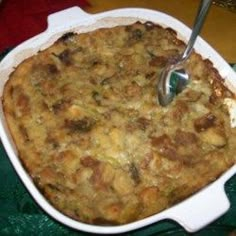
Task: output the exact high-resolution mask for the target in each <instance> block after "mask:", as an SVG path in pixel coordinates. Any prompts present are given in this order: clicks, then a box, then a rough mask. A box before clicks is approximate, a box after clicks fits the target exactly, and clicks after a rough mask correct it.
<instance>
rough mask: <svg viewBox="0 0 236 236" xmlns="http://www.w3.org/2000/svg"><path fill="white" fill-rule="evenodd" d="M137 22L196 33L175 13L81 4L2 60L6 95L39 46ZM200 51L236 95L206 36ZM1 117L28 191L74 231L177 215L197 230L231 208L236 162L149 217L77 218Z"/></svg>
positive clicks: (235, 78) (105, 230)
mask: <svg viewBox="0 0 236 236" xmlns="http://www.w3.org/2000/svg"><path fill="white" fill-rule="evenodd" d="M137 20H139V21H142V22H143V21H152V22H154V23H158V24H160V25H162V26H164V27H171V28H172V29H174V30H176V31H177V32H178V37H179V38H180V39H182V40H183V41H186V40H187V39H188V38H189V35H190V32H191V30H190V29H189V28H188V27H186V26H185V25H184V24H183V23H181V22H179V21H178V20H176V19H174V18H173V17H171V16H168V15H166V14H163V13H160V12H157V11H153V10H147V9H137V8H129V9H118V10H113V11H108V12H104V13H99V14H94V15H91V14H87V13H85V12H84V11H82V10H81V9H80V8H78V7H73V8H69V9H66V10H64V11H61V12H58V13H55V14H52V15H50V16H49V17H48V28H47V30H46V31H45V32H43V33H41V34H39V35H37V36H35V37H33V38H31V39H29V40H27V41H26V42H24V43H22V44H21V45H19V46H18V47H16V48H15V49H14V50H12V51H11V52H10V53H9V54H8V55H7V56H6V57H5V58H4V59H3V60H2V62H1V63H0V94H1V96H2V92H3V88H4V84H5V82H6V81H7V80H8V77H9V74H10V73H11V72H12V71H13V70H14V68H15V67H16V66H17V65H18V64H19V63H20V62H22V61H23V60H24V59H26V58H28V57H30V56H32V55H34V54H36V53H37V52H38V51H39V50H43V49H45V48H47V47H49V46H50V45H51V44H52V43H53V42H54V41H55V40H57V39H58V38H59V37H61V36H62V35H63V34H65V33H66V32H71V31H75V32H79V33H81V32H87V31H91V30H94V29H97V28H102V27H113V26H116V25H125V24H131V23H134V22H136V21H137ZM195 50H196V51H197V52H198V53H200V54H201V55H202V56H203V58H208V59H210V60H211V61H212V62H213V64H214V66H215V67H216V68H217V69H218V71H219V72H220V74H221V76H222V77H223V78H225V82H226V84H227V85H228V86H229V87H230V88H231V90H233V92H235V93H236V74H235V73H234V71H233V70H232V69H231V67H230V66H229V65H228V64H227V62H225V61H224V59H223V58H222V57H221V56H220V55H219V54H218V53H217V52H216V51H215V50H214V49H212V48H211V47H210V46H209V45H208V44H207V43H206V42H205V41H204V40H203V39H201V38H198V40H197V43H196V45H195ZM231 105H232V104H231ZM233 109H234V112H235V111H236V109H235V104H234V105H233ZM232 114H233V112H232ZM235 116H236V115H235ZM0 119H1V123H0V135H1V140H2V143H3V145H4V147H5V149H6V152H7V154H8V156H9V159H10V161H11V163H12V165H13V166H14V168H15V170H16V172H17V173H18V175H19V177H20V178H21V180H22V181H23V183H24V184H25V186H26V188H27V189H28V191H29V192H30V193H31V195H32V196H33V198H34V199H35V200H36V202H37V203H38V204H39V205H40V206H41V207H42V208H43V209H44V210H45V211H46V212H47V213H48V214H49V215H51V216H52V217H53V218H54V219H56V220H58V221H59V222H61V223H63V224H65V225H67V226H69V227H72V228H74V229H77V230H82V231H86V232H91V233H101V234H115V233H122V232H127V231H130V230H134V229H138V228H141V227H143V226H147V225H150V224H152V223H155V222H158V221H160V220H163V219H172V220H174V221H176V222H178V223H179V224H180V225H182V226H183V227H184V228H185V229H186V230H187V231H189V232H195V231H197V230H199V229H201V228H203V227H204V226H206V225H207V224H209V223H211V222H212V221H214V220H215V219H217V218H218V217H220V216H221V215H223V214H224V213H225V212H226V211H227V210H228V209H229V207H230V203H229V200H228V198H227V196H226V194H225V191H224V185H225V183H226V181H227V180H228V179H230V178H231V177H232V176H233V175H234V174H235V173H236V165H234V166H233V167H232V168H230V169H229V170H228V171H226V172H225V173H224V174H223V175H222V176H221V177H220V178H218V179H217V180H216V181H215V182H214V183H212V184H210V185H209V186H207V187H205V188H204V189H202V190H201V191H200V192H198V193H197V194H195V195H193V196H192V197H190V198H188V199H186V200H184V201H183V202H181V203H179V204H177V205H175V206H173V207H171V208H169V209H167V210H165V211H162V212H161V213H159V214H156V215H153V216H150V217H148V218H145V219H142V220H139V221H136V222H133V223H129V224H125V225H121V226H97V225H89V224H85V223H81V222H78V221H75V220H73V219H71V218H69V217H67V216H65V215H63V214H62V213H60V212H59V211H57V210H56V209H55V208H54V207H53V206H52V205H50V203H49V202H48V201H47V200H46V199H45V198H44V196H43V195H42V194H41V193H40V192H39V190H38V189H37V188H36V186H35V185H34V183H33V181H32V180H31V178H30V176H29V175H28V173H27V172H26V171H25V169H24V168H23V166H22V164H21V162H20V160H19V159H18V157H17V151H16V148H15V147H14V144H13V141H12V139H11V137H10V133H9V131H8V129H7V126H6V123H5V118H4V114H3V111H2V104H0ZM232 124H233V123H232ZM234 125H235V124H234Z"/></svg>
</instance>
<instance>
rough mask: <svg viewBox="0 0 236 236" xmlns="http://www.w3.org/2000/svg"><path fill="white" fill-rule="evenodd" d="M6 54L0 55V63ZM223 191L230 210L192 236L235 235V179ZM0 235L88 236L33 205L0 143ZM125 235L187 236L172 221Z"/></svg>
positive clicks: (33, 202) (235, 177)
mask: <svg viewBox="0 0 236 236" xmlns="http://www.w3.org/2000/svg"><path fill="white" fill-rule="evenodd" d="M8 51H9V50H8ZM8 51H7V52H8ZM7 52H4V53H2V54H0V60H1V58H3V56H4V55H5V54H6V53H7ZM234 68H235V67H234ZM235 70H236V68H235ZM226 192H227V195H228V197H229V199H230V202H231V208H230V210H229V211H228V212H227V213H226V214H225V215H223V216H222V217H221V218H220V219H218V220H216V221H215V222H213V223H212V224H211V225H209V226H208V227H206V228H205V229H203V230H201V231H199V232H197V233H195V234H193V235H197V236H205V235H220V236H222V235H229V233H231V232H236V176H234V177H233V178H231V179H230V180H229V181H228V182H227V184H226ZM190 215H191V213H190ZM2 235H3V236H5V235H10V236H12V235H24V236H27V235H37V236H40V235H48V236H50V235H81V236H82V235H90V234H88V233H83V232H80V231H75V230H73V229H70V228H69V227H66V226H64V225H62V224H60V223H58V222H56V221H55V220H54V219H52V218H51V217H50V216H48V215H47V214H46V213H45V212H44V211H43V210H42V209H41V208H40V207H39V206H38V205H37V204H36V203H35V201H34V200H33V198H32V197H31V196H30V195H29V193H28V192H27V190H26V189H25V187H24V185H23V184H22V183H21V181H20V179H19V178H18V176H17V175H16V172H15V170H14V169H13V167H12V165H11V163H10V161H9V159H8V157H7V154H6V153H5V151H4V148H3V146H2V144H1V143H0V236H2ZM126 235H138V236H143V235H177V236H178V235H189V233H187V232H186V231H185V230H184V229H183V228H182V227H180V226H179V225H178V224H176V223H175V222H172V221H167V220H166V221H162V222H158V223H156V224H153V225H151V226H148V227H145V228H142V229H140V230H137V231H132V232H129V233H127V234H126ZM191 235H192V234H191Z"/></svg>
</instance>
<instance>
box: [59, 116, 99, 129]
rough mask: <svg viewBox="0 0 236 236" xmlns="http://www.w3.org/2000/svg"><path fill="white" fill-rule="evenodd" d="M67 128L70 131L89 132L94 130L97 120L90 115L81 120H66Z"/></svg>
mask: <svg viewBox="0 0 236 236" xmlns="http://www.w3.org/2000/svg"><path fill="white" fill-rule="evenodd" d="M64 124H65V128H67V129H69V130H70V132H72V133H75V132H89V131H91V130H92V128H93V126H94V124H95V121H94V120H93V119H91V118H89V117H84V118H83V119H80V120H68V119H67V120H65V123H64Z"/></svg>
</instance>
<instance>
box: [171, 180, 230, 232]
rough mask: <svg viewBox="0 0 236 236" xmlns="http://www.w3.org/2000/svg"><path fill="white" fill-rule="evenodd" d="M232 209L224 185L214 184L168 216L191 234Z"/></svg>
mask: <svg viewBox="0 0 236 236" xmlns="http://www.w3.org/2000/svg"><path fill="white" fill-rule="evenodd" d="M229 207H230V203H229V200H228V198H227V196H226V194H225V191H224V186H222V184H215V185H214V184H213V185H210V186H209V187H207V188H206V189H204V190H203V191H200V192H199V193H197V194H196V195H195V196H194V198H189V199H188V200H186V202H185V204H183V205H182V204H181V205H176V207H173V208H172V211H170V213H169V214H168V216H169V218H170V219H173V220H174V221H177V222H178V223H179V224H180V225H182V226H183V227H184V228H185V229H186V230H187V231H189V232H196V231H198V230H200V229H201V228H203V227H205V226H206V225H208V224H209V223H211V222H212V221H214V220H216V219H217V218H219V217H220V216H221V215H223V214H224V213H225V212H226V211H227V210H228V209H229Z"/></svg>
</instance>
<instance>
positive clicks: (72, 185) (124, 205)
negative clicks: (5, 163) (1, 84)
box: [2, 22, 236, 225]
mask: <svg viewBox="0 0 236 236" xmlns="http://www.w3.org/2000/svg"><path fill="white" fill-rule="evenodd" d="M184 48H185V44H184V43H183V42H182V41H181V40H179V39H178V38H177V35H176V32H175V31H174V30H172V29H170V28H163V27H161V26H159V25H156V24H153V23H151V22H146V23H144V24H143V23H140V22H137V23H135V24H132V25H128V26H117V27H113V28H103V29H98V30H95V31H93V32H88V33H82V34H76V33H73V32H71V33H67V34H65V35H63V36H62V37H61V38H60V39H58V40H57V41H56V42H55V43H54V44H53V45H52V46H50V47H49V48H47V49H46V50H44V51H40V52H38V54H37V55H34V56H32V57H30V58H28V59H26V60H25V61H23V62H22V63H21V64H20V65H19V66H17V68H16V69H15V71H14V72H13V73H12V74H11V75H10V78H9V80H8V81H7V83H6V85H5V88H4V94H3V98H2V100H3V108H4V113H5V116H6V120H7V123H8V126H9V129H10V132H11V135H12V137H13V139H14V142H15V144H16V147H17V150H18V153H19V158H20V160H21V161H22V163H23V165H24V166H25V168H26V169H27V171H28V173H29V174H30V176H31V177H32V179H33V181H34V182H35V184H36V185H37V186H38V188H39V189H40V191H41V192H42V193H43V194H44V196H45V197H46V198H47V199H48V201H49V202H50V203H51V204H52V205H53V206H55V208H57V209H58V210H60V211H61V212H63V213H64V214H65V215H68V216H70V217H72V218H73V219H76V220H79V221H82V222H86V223H90V224H99V225H100V224H101V225H104V224H105V225H114V224H125V223H128V222H133V221H136V220H138V219H142V218H145V217H147V216H150V215H153V214H155V213H158V212H160V211H162V210H164V209H166V208H168V207H170V206H172V205H173V204H175V203H177V202H180V201H181V200H183V199H185V198H187V197H188V196H190V195H192V194H193V193H195V192H197V191H198V190H200V189H201V188H203V187H204V186H206V185H207V184H209V183H210V182H212V181H214V180H215V179H216V178H217V177H219V176H220V175H221V174H222V173H223V172H224V171H225V170H226V169H228V168H229V167H230V166H232V165H233V164H234V163H235V160H236V156H235V148H236V129H235V128H232V127H231V125H230V117H229V112H228V108H227V106H226V105H225V103H224V100H225V99H226V98H227V99H234V98H235V95H234V94H233V93H232V92H230V91H229V90H228V89H227V88H226V87H225V86H224V83H223V79H222V78H221V77H220V75H219V73H218V71H217V70H216V69H215V68H214V67H213V65H212V63H211V62H210V61H209V60H208V59H203V58H202V57H201V56H200V55H199V54H197V53H195V52H194V53H192V55H191V57H190V59H189V60H188V61H187V62H186V65H185V69H186V70H187V71H188V73H189V74H190V76H191V81H190V83H189V84H188V86H187V88H186V89H185V90H184V91H183V92H182V93H180V94H179V95H178V96H176V98H175V99H174V101H173V102H172V103H171V104H170V105H169V106H167V107H161V106H160V105H158V104H157V94H156V85H157V80H158V78H159V75H160V72H161V70H162V69H163V67H164V66H165V65H166V63H167V62H168V61H170V60H175V59H176V58H177V57H178V56H179V55H180V54H181V53H182V52H183V50H184Z"/></svg>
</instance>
